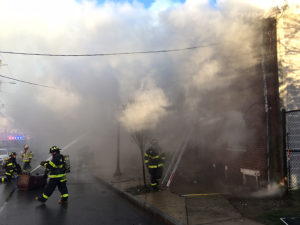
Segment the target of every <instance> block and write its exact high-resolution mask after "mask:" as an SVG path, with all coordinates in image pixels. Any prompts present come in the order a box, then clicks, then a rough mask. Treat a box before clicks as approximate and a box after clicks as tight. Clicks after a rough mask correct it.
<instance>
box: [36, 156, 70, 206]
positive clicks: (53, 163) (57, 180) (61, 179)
mask: <svg viewBox="0 0 300 225" xmlns="http://www.w3.org/2000/svg"><path fill="white" fill-rule="evenodd" d="M64 164H65V161H64V156H63V155H61V154H60V153H59V152H57V153H56V154H55V155H53V157H52V160H50V161H46V162H44V165H43V166H44V167H45V168H46V169H47V170H49V175H48V177H49V178H50V179H49V183H48V185H47V187H46V189H45V190H44V193H43V194H42V198H43V200H44V201H46V200H47V199H48V198H49V197H50V196H51V194H52V193H53V191H54V190H55V188H56V186H57V187H58V190H59V191H60V193H61V199H62V200H65V199H67V198H68V196H69V194H68V189H67V185H66V182H67V179H66V171H65V165H64Z"/></svg>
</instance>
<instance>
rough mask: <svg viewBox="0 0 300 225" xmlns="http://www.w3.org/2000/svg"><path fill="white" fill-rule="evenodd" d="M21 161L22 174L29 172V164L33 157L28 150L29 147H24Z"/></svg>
mask: <svg viewBox="0 0 300 225" xmlns="http://www.w3.org/2000/svg"><path fill="white" fill-rule="evenodd" d="M21 156H22V159H23V163H24V165H23V171H24V172H29V171H30V169H31V165H30V162H31V160H32V157H33V153H32V151H30V150H29V146H28V145H24V152H22V155H21Z"/></svg>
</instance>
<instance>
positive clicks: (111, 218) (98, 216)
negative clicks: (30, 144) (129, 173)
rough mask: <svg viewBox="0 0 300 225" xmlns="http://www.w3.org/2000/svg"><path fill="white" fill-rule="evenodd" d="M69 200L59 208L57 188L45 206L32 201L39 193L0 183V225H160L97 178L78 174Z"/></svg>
mask: <svg viewBox="0 0 300 225" xmlns="http://www.w3.org/2000/svg"><path fill="white" fill-rule="evenodd" d="M68 189H69V195H70V200H69V203H68V204H67V205H63V206H61V205H59V204H58V200H59V198H60V193H59V192H58V190H57V189H56V190H55V192H54V193H53V195H52V196H51V197H50V198H49V200H48V201H47V202H46V204H41V203H39V202H37V201H36V200H35V199H34V198H35V196H37V195H39V194H40V193H41V192H42V190H41V189H40V190H32V191H20V190H17V189H16V185H15V181H14V182H13V183H11V184H0V193H1V194H0V224H1V225H16V224H22V225H35V224H38V225H39V224H64V225H68V224H70V225H71V224H72V225H76V224H78V225H79V224H80V225H82V224H89V225H94V224H103V225H105V224H116V225H117V224H122V225H123V224H130V225H147V224H149V225H150V224H151V225H152V224H153V225H154V224H155V225H157V224H162V222H160V221H157V220H155V219H154V218H153V217H151V215H149V214H148V213H147V212H145V211H143V210H141V209H140V208H138V207H136V206H135V205H134V204H132V203H130V202H128V201H127V200H126V199H124V198H122V197H120V195H118V194H117V193H116V192H114V191H112V190H111V189H110V188H108V187H107V186H105V185H103V184H102V183H101V182H99V181H97V179H95V178H93V177H91V176H88V175H86V174H85V175H83V174H79V175H76V176H73V177H71V178H69V179H68Z"/></svg>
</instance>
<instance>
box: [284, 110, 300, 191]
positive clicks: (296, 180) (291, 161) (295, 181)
mask: <svg viewBox="0 0 300 225" xmlns="http://www.w3.org/2000/svg"><path fill="white" fill-rule="evenodd" d="M286 143H287V170H288V185H289V189H298V188H300V110H293V111H289V112H286Z"/></svg>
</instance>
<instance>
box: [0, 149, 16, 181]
mask: <svg viewBox="0 0 300 225" xmlns="http://www.w3.org/2000/svg"><path fill="white" fill-rule="evenodd" d="M16 157H17V153H15V152H12V153H10V154H9V158H8V159H5V162H4V166H3V167H4V169H5V175H6V177H4V178H1V182H2V183H4V182H7V183H9V182H11V178H12V176H13V175H14V173H17V174H20V173H21V167H20V165H19V164H18V163H17V161H16Z"/></svg>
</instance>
